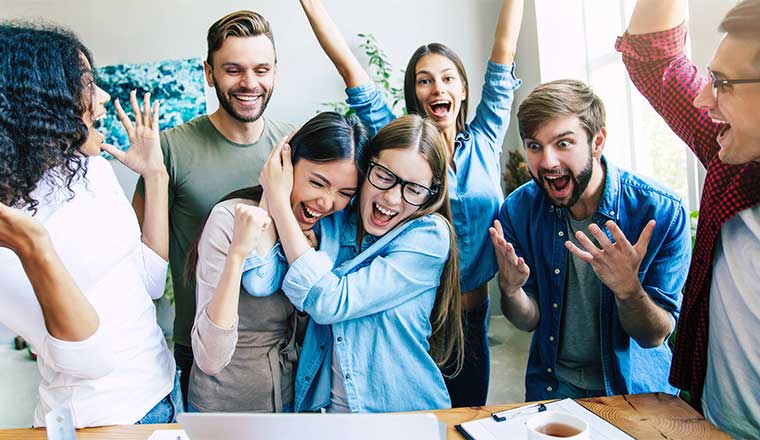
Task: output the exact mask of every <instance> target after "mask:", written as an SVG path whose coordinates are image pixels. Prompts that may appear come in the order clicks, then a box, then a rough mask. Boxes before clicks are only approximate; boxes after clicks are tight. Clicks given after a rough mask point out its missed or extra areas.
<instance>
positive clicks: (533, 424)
mask: <svg viewBox="0 0 760 440" xmlns="http://www.w3.org/2000/svg"><path fill="white" fill-rule="evenodd" d="M551 426H554V427H555V428H562V427H564V428H565V432H564V436H563V435H559V434H560V432H558V431H555V432H557V435H551V434H549V433H544V432H542V431H544V430H545V429H546V428H548V427H551ZM525 427H526V428H527V429H528V440H556V439H565V440H589V439H590V438H591V434H590V431H591V428H589V426H588V423H586V421H585V420H583V419H581V418H579V417H576V416H574V415H572V414H568V413H564V412H560V411H545V412H542V413H539V414H536V415H535V416H533V417H531V418H530V419H528V421H527V422H526V423H525ZM573 433H574V434H573ZM568 435H569V436H568Z"/></svg>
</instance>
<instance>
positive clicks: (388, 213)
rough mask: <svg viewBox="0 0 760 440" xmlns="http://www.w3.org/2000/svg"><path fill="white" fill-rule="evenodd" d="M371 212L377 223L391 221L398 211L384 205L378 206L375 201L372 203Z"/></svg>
mask: <svg viewBox="0 0 760 440" xmlns="http://www.w3.org/2000/svg"><path fill="white" fill-rule="evenodd" d="M372 214H373V217H374V218H375V219H376V220H377V223H380V224H385V223H388V222H389V221H391V219H392V218H393V217H395V216H397V215H398V211H394V210H392V209H388V208H386V207H384V206H380V205H378V204H377V202H373V203H372Z"/></svg>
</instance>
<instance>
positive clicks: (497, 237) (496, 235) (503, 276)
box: [488, 220, 530, 294]
mask: <svg viewBox="0 0 760 440" xmlns="http://www.w3.org/2000/svg"><path fill="white" fill-rule="evenodd" d="M488 233H489V234H491V243H493V247H494V250H495V251H496V263H498V265H499V288H501V290H502V292H503V293H504V294H510V293H514V292H515V291H517V290H518V289H520V288H521V287H522V286H524V285H525V282H526V281H528V277H529V276H530V268H529V267H528V265H527V264H526V263H525V259H523V257H518V256H517V254H516V253H515V248H514V246H512V244H511V243H508V242H507V241H506V240H505V239H504V230H503V229H502V227H501V223H500V222H499V221H498V220H494V222H493V227H490V228H488Z"/></svg>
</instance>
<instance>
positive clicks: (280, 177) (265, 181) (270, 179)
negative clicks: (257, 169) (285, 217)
mask: <svg viewBox="0 0 760 440" xmlns="http://www.w3.org/2000/svg"><path fill="white" fill-rule="evenodd" d="M289 138H290V136H287V137H284V138H282V139H281V140H280V142H279V143H278V144H277V146H276V147H274V149H273V150H272V152H271V153H270V154H269V159H267V163H266V164H265V165H264V168H263V169H262V170H261V176H260V177H259V182H260V183H261V186H262V187H263V188H264V192H265V194H266V198H267V203H268V205H269V209H272V208H278V207H283V208H284V207H286V206H287V207H290V193H291V192H292V191H293V162H292V159H291V157H290V154H291V153H290V145H289V144H288V141H289Z"/></svg>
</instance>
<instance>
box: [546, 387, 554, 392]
mask: <svg viewBox="0 0 760 440" xmlns="http://www.w3.org/2000/svg"><path fill="white" fill-rule="evenodd" d="M553 389H554V388H552V387H546V391H551V390H553Z"/></svg>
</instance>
